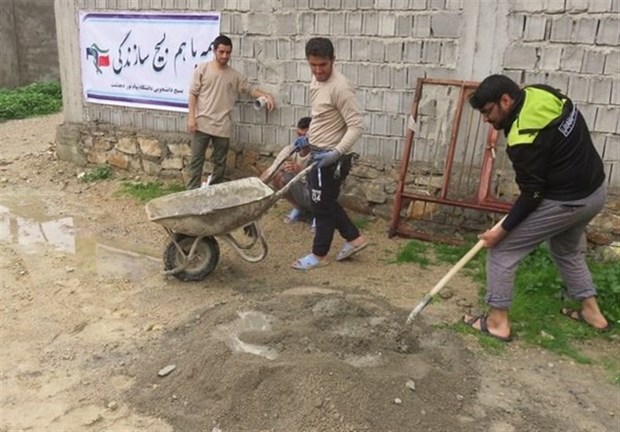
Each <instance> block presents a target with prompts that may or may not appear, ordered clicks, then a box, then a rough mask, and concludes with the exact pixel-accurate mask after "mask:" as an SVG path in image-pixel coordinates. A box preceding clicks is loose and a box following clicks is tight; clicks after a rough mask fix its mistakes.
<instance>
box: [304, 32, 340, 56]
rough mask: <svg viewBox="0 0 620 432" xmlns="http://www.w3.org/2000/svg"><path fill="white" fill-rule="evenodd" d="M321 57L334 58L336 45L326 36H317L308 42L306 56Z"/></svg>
mask: <svg viewBox="0 0 620 432" xmlns="http://www.w3.org/2000/svg"><path fill="white" fill-rule="evenodd" d="M310 56H313V57H321V58H327V59H330V60H333V59H334V45H333V44H332V41H330V40H329V39H327V38H324V37H315V38H312V39H310V40H309V41H308V42H306V58H308V57H310Z"/></svg>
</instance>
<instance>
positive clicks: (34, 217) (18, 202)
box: [0, 196, 162, 280]
mask: <svg viewBox="0 0 620 432" xmlns="http://www.w3.org/2000/svg"><path fill="white" fill-rule="evenodd" d="M84 220H85V215H82V216H81V217H75V216H72V215H67V216H62V217H57V216H52V215H49V214H47V212H46V205H45V202H44V201H43V200H42V199H40V198H37V197H28V198H25V197H19V196H2V198H1V199H0V243H3V244H6V245H11V246H14V247H16V248H17V249H18V250H19V251H21V252H22V253H24V254H25V255H31V254H33V255H34V254H43V253H50V252H51V253H58V254H71V255H75V257H76V258H77V262H78V263H79V265H80V268H82V269H84V270H87V271H91V272H93V273H96V274H97V275H99V276H105V277H113V278H114V277H119V278H126V279H130V280H138V279H141V278H143V277H146V276H148V275H151V274H153V273H155V272H157V271H159V270H160V269H161V267H162V263H161V260H160V259H159V258H156V257H153V256H149V255H147V254H144V253H141V252H140V251H135V250H131V249H129V248H127V247H126V245H123V244H121V243H120V242H113V241H110V240H107V239H106V240H104V239H101V238H98V237H97V236H93V235H88V234H81V231H80V225H81V223H83V221H84Z"/></svg>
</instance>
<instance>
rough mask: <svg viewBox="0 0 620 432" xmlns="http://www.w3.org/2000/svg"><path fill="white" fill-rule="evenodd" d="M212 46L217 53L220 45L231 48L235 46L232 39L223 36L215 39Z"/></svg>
mask: <svg viewBox="0 0 620 432" xmlns="http://www.w3.org/2000/svg"><path fill="white" fill-rule="evenodd" d="M211 45H213V51H217V47H218V46H220V45H226V46H229V47H231V48H232V46H233V45H232V41H231V40H230V38H229V37H228V36H224V35H223V34H221V35H219V36H218V37H216V38H215V39H213V42H212V43H211Z"/></svg>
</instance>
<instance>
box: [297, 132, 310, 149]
mask: <svg viewBox="0 0 620 432" xmlns="http://www.w3.org/2000/svg"><path fill="white" fill-rule="evenodd" d="M293 145H294V146H295V151H296V152H298V151H300V150H301V149H302V148H304V147H307V146H309V145H310V143H309V142H308V137H306V136H305V135H304V136H300V137H298V138H297V139H296V140H295V141H293Z"/></svg>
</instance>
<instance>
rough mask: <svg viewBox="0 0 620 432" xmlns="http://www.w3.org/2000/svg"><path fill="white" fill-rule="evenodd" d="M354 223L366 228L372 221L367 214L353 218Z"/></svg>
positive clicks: (359, 227) (362, 228)
mask: <svg viewBox="0 0 620 432" xmlns="http://www.w3.org/2000/svg"><path fill="white" fill-rule="evenodd" d="M352 222H353V225H355V226H356V227H357V229H359V230H362V231H363V230H364V229H366V227H367V226H368V224H369V223H370V219H369V218H368V217H366V216H359V217H356V218H354V219H353V221H352Z"/></svg>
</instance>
